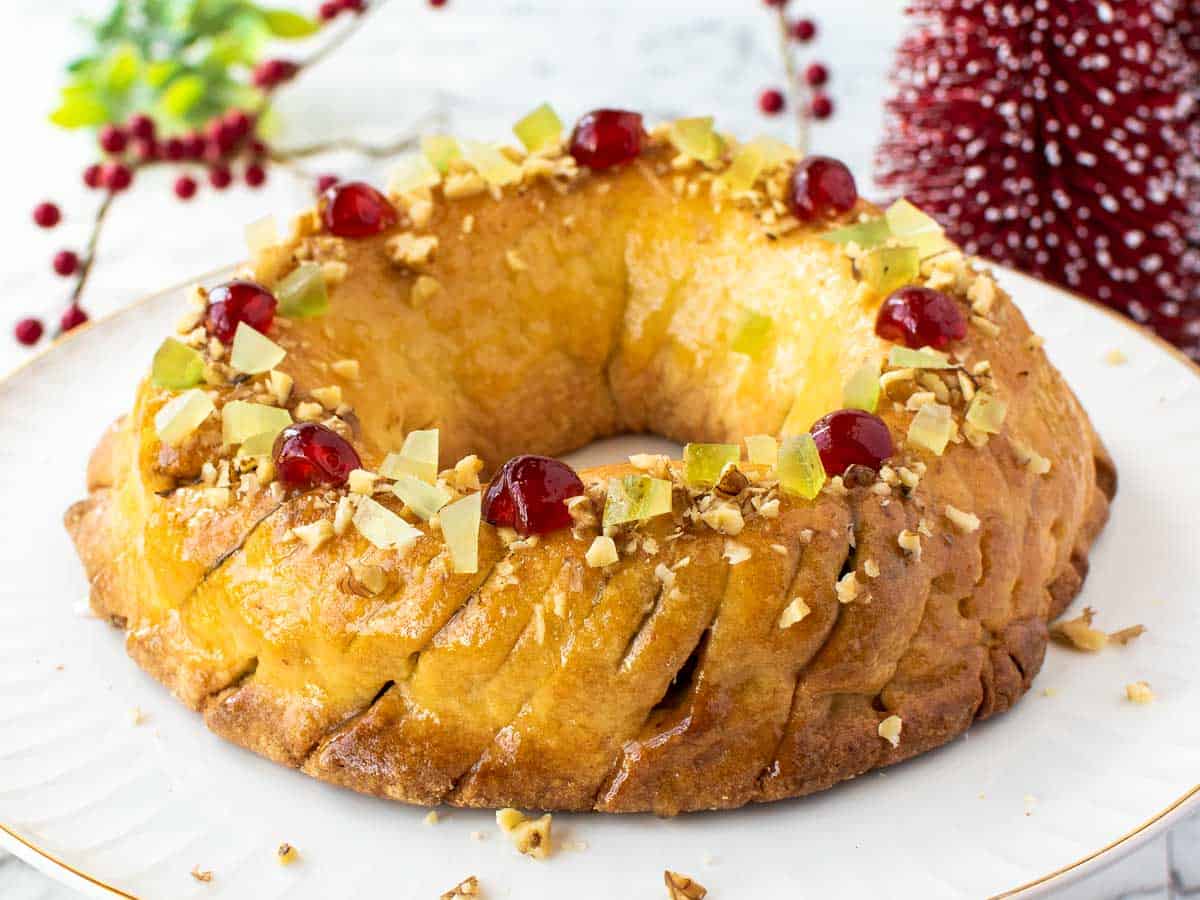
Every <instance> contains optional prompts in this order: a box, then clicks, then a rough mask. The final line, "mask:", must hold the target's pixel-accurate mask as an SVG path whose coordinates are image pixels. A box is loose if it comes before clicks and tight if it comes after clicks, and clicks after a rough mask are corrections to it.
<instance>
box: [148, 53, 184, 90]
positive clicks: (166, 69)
mask: <svg viewBox="0 0 1200 900" xmlns="http://www.w3.org/2000/svg"><path fill="white" fill-rule="evenodd" d="M182 68H183V66H182V65H181V64H180V63H179V62H177V61H176V60H173V59H163V60H159V61H158V62H152V63H147V64H146V71H145V72H144V73H143V74H144V77H145V79H146V84H148V85H150V87H152V88H155V89H158V88H161V87H162V86H163V85H164V84H166V83H167V82H168V81H170V80H171V78H172V77H174V76H175V75H176V74H177V73H178V72H179V70H180V69H182Z"/></svg>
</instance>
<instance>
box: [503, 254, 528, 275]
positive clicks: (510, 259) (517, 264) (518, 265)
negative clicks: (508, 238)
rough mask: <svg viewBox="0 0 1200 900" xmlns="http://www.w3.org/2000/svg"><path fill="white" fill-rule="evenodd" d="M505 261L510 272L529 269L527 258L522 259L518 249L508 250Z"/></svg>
mask: <svg viewBox="0 0 1200 900" xmlns="http://www.w3.org/2000/svg"><path fill="white" fill-rule="evenodd" d="M504 262H505V264H506V265H507V266H508V270H509V271H510V272H514V273H516V272H527V271H529V266H528V265H527V264H526V262H525V260H523V259H521V254H519V253H517V251H516V250H508V251H506V252H505V254H504Z"/></svg>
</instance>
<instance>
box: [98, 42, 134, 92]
mask: <svg viewBox="0 0 1200 900" xmlns="http://www.w3.org/2000/svg"><path fill="white" fill-rule="evenodd" d="M141 69H142V56H141V54H140V53H138V51H137V48H136V47H135V46H133V45H132V44H121V45H120V46H118V47H116V48H114V49H113V50H112V51H110V52H109V54H108V56H107V58H106V59H105V60H104V72H103V75H102V76H101V78H102V84H103V85H104V90H106V91H107V92H109V93H110V94H124V93H127V92H128V91H129V89H130V88H131V87H133V85H134V83H135V82H136V81H137V79H138V75H139V74H140V73H141Z"/></svg>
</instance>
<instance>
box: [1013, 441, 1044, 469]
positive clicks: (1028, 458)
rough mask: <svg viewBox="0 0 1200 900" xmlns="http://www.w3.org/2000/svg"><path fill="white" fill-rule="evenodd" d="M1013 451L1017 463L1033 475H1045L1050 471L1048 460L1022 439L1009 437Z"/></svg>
mask: <svg viewBox="0 0 1200 900" xmlns="http://www.w3.org/2000/svg"><path fill="white" fill-rule="evenodd" d="M1011 443H1012V448H1013V453H1014V454H1015V456H1016V458H1017V464H1018V465H1021V466H1024V467H1025V468H1026V469H1028V470H1029V471H1030V472H1031V473H1032V474H1034V475H1045V474H1046V473H1047V472H1049V471H1050V460H1048V459H1046V457H1044V456H1042V455H1041V454H1040V453H1038V452H1037V451H1036V450H1034V449H1033V448H1032V447H1030V446H1029V445H1028V444H1026V443H1025V442H1024V441H1021V440H1019V439H1017V438H1015V437H1014V438H1012V439H1011Z"/></svg>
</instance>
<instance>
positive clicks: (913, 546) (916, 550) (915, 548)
mask: <svg viewBox="0 0 1200 900" xmlns="http://www.w3.org/2000/svg"><path fill="white" fill-rule="evenodd" d="M896 543H898V544H899V545H900V549H901V550H903V551H904V552H905V553H906V554H908V555H909V556H911V557H912V558H913V559H920V558H921V536H920V535H919V534H917V533H916V532H915V531H909V530H908V529H907V528H905V529H904V530H903V531H901V532H900V534H899V535H898V536H897V538H896Z"/></svg>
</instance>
